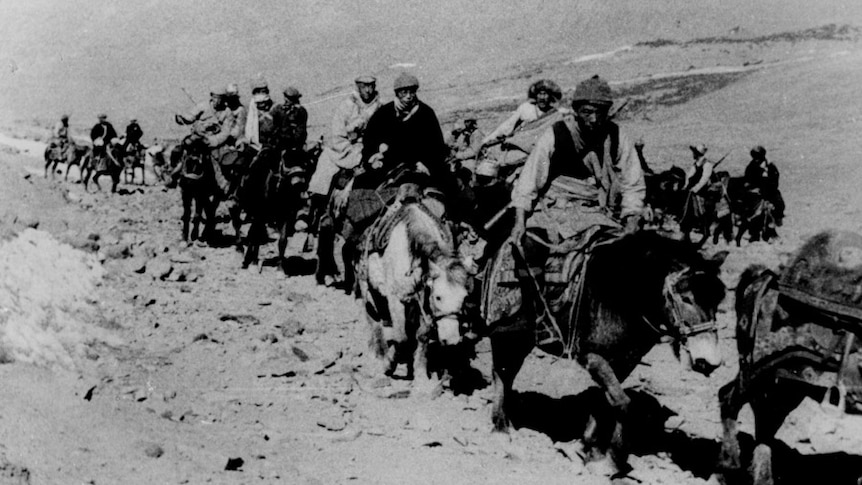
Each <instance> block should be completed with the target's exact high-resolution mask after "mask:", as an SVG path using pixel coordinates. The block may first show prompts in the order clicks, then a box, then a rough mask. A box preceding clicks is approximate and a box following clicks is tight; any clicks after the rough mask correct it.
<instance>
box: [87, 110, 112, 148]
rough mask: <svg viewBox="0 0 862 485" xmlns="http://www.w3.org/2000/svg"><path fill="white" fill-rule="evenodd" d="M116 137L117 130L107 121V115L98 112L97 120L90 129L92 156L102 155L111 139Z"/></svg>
mask: <svg viewBox="0 0 862 485" xmlns="http://www.w3.org/2000/svg"><path fill="white" fill-rule="evenodd" d="M115 138H117V130H115V129H114V125H112V124H111V123H110V122H109V121H108V115H106V114H104V113H101V114H99V122H98V123H96V124H95V125H93V129H92V130H90V140H92V142H93V156H94V157H97V158H98V157H102V156H104V155H105V154H106V153H107V147H108V146H109V145H110V144H111V141H112V140H114V139H115Z"/></svg>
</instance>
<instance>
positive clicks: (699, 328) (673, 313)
mask: <svg viewBox="0 0 862 485" xmlns="http://www.w3.org/2000/svg"><path fill="white" fill-rule="evenodd" d="M688 271H689V270H688V269H683V270H680V271H677V272H675V273H672V274H670V275H668V277H667V278H665V281H664V288H662V295H663V296H664V299H665V302H667V306H668V307H669V312H668V313H669V315H668V316H669V317H670V323H671V327H670V328H667V327H657V326H655V325H653V324H652V322H650V321H649V319H647V318H646V316H644V317H642V318H643V321H644V323H646V324H647V326H648V327H649V328H650V329H652V330H653V331H654V332H655V333H657V334H659V335H671V336H678V337H680V338H682V339H687V338H688V337H691V336H693V335H698V334H701V333H705V332H713V331H716V330H717V329H718V322H717V321H716V320H710V321H708V322H702V323H698V324H693V325H689V324H686V321H685V319H684V318H682V316H681V315H680V311H679V306H680V303H679V297H678V296H677V295H676V293H674V291H673V287H674V286H676V284H677V283H678V282H679V280H680V279H682V277H683V276H684V275H685V274H686V273H687V272H688ZM695 274H696V273H695Z"/></svg>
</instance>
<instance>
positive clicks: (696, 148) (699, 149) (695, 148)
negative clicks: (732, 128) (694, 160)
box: [689, 143, 707, 156]
mask: <svg viewBox="0 0 862 485" xmlns="http://www.w3.org/2000/svg"><path fill="white" fill-rule="evenodd" d="M689 148H690V149H691V151H692V152H694V153H695V154H696V155H701V156H702V155H706V150H707V148H706V145H704V144H703V143H698V144H697V145H691V146H689Z"/></svg>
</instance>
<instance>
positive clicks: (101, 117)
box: [97, 113, 108, 120]
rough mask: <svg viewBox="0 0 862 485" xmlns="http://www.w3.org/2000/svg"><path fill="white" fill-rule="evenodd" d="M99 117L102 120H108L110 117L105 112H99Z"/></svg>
mask: <svg viewBox="0 0 862 485" xmlns="http://www.w3.org/2000/svg"><path fill="white" fill-rule="evenodd" d="M97 118H99V119H100V120H106V119H108V115H106V114H105V113H99V115H98V116H97Z"/></svg>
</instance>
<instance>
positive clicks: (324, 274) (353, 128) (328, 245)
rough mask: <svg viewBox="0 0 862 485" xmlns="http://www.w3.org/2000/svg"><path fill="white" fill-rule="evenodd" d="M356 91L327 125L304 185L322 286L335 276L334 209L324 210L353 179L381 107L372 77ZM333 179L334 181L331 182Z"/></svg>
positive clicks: (360, 80) (363, 79) (364, 78)
mask: <svg viewBox="0 0 862 485" xmlns="http://www.w3.org/2000/svg"><path fill="white" fill-rule="evenodd" d="M355 84H356V90H355V91H353V92H352V93H351V94H350V96H349V97H348V98H347V99H345V100H344V101H343V102H342V103H341V104H340V105H339V106H338V109H336V111H335V114H334V115H333V117H332V122H331V123H330V130H331V131H330V137H329V139H327V140H326V145H325V146H324V148H323V152H322V153H321V154H320V158H319V160H318V162H317V169H316V170H315V172H314V175H312V177H311V181H310V182H309V185H308V190H309V193H310V194H311V205H312V214H313V217H312V220H313V222H312V228H315V227H316V228H317V231H318V237H319V242H318V245H317V253H318V254H317V256H318V260H317V261H318V262H317V273H316V277H317V281H318V283H321V284H325V283H328V282H329V281H331V280H332V279H333V278H334V276H335V274H336V273H337V268H336V264H335V259H334V254H333V251H334V247H335V224H334V220H333V218H334V217H336V216H337V214H335V212H336V209H335V207H334V206H332V207H331V209H332V210H330V208H329V207H327V206H328V205H329V204H328V201H329V199H330V195H331V194H332V193H333V192H334V191H335V192H340V191H341V190H343V189H344V186H345V185H346V184H347V183H348V181H349V180H350V178H352V177H353V169H354V168H356V167H357V166H358V165H359V161H360V158H361V157H362V146H363V145H362V140H363V135H364V134H365V127H366V125H367V124H368V120H369V119H371V116H372V115H373V114H374V113H375V112H376V111H377V110H378V109H379V108H380V106H381V105H382V103H381V101H380V96H379V95H378V93H377V79H376V78H374V76H360V77H358V78H356V80H355ZM336 174H337V175H336ZM333 179H334V180H333Z"/></svg>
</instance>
